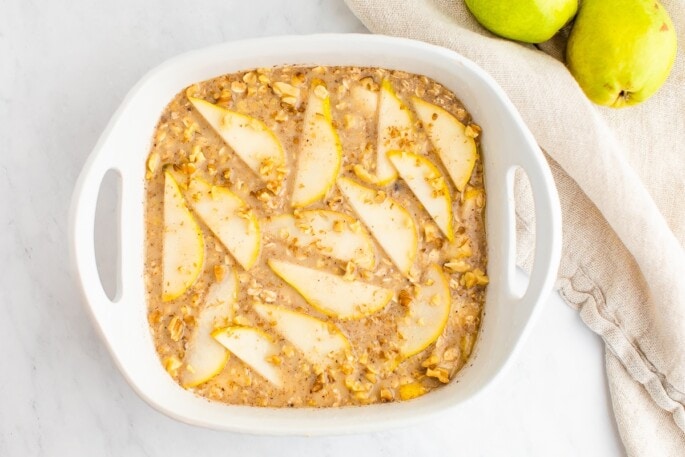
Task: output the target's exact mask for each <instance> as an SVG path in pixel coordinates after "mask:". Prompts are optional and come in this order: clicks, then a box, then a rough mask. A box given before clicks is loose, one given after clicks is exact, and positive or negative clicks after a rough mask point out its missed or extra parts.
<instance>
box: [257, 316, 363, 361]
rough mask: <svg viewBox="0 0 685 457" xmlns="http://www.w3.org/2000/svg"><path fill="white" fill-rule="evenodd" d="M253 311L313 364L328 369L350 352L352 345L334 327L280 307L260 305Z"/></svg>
mask: <svg viewBox="0 0 685 457" xmlns="http://www.w3.org/2000/svg"><path fill="white" fill-rule="evenodd" d="M254 310H255V311H256V312H257V314H259V315H260V316H261V317H262V319H264V320H266V321H269V322H270V323H273V324H274V329H275V330H276V331H277V332H278V333H280V334H281V335H282V336H283V338H285V339H286V340H288V341H290V343H292V345H293V346H295V347H296V348H297V349H298V350H299V351H300V352H302V355H303V356H304V357H305V358H306V359H307V360H308V361H309V362H310V363H313V364H317V365H321V366H322V367H326V366H329V365H330V364H332V363H334V362H335V361H336V360H339V357H340V355H341V353H343V352H345V351H350V350H351V346H350V342H349V341H348V340H347V338H346V337H345V335H343V334H342V332H341V331H340V329H338V328H337V327H336V326H335V325H333V324H330V323H328V322H324V321H321V320H319V319H315V318H313V317H311V316H309V315H307V314H303V313H298V312H296V311H292V310H289V309H286V308H281V307H278V306H272V305H264V304H257V305H254Z"/></svg>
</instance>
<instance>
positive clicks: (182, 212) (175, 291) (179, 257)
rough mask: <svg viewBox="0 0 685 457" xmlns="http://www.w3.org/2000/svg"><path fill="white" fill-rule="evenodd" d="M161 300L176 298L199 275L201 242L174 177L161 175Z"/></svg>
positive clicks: (202, 263)
mask: <svg viewBox="0 0 685 457" xmlns="http://www.w3.org/2000/svg"><path fill="white" fill-rule="evenodd" d="M162 243H163V248H162V300H163V301H171V300H174V299H175V298H178V297H180V296H181V295H183V293H185V291H186V290H188V288H189V287H190V286H192V285H193V284H194V283H195V281H196V280H197V278H198V276H199V275H200V273H201V272H202V267H203V265H204V257H205V242H204V238H203V237H202V230H201V229H200V226H199V225H198V223H197V221H195V218H194V217H193V215H192V214H191V213H190V211H189V210H188V207H187V206H186V203H185V200H184V199H183V195H181V190H180V189H179V187H178V183H177V182H176V180H175V179H174V177H173V176H172V175H171V174H170V173H168V172H165V173H164V235H163V241H162Z"/></svg>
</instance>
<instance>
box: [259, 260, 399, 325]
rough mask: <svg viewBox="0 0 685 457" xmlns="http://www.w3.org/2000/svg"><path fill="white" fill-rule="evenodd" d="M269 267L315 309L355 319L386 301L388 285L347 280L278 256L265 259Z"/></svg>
mask: <svg viewBox="0 0 685 457" xmlns="http://www.w3.org/2000/svg"><path fill="white" fill-rule="evenodd" d="M268 263H269V267H270V268H271V269H272V270H273V272H274V273H276V274H277V275H278V276H279V277H280V278H281V279H283V280H284V281H285V282H287V283H288V284H289V285H291V286H292V287H293V288H294V289H295V290H297V291H298V292H299V293H300V295H302V297H303V298H304V299H305V300H306V301H307V303H309V304H310V305H312V306H313V307H314V308H316V309H317V310H318V311H320V312H322V313H324V314H327V315H329V316H332V317H336V318H338V319H359V318H362V317H364V316H369V315H371V314H373V313H375V312H377V311H379V310H381V309H382V308H383V307H385V305H387V304H388V303H389V302H390V300H392V297H393V296H394V293H393V291H392V290H390V289H386V288H384V287H378V286H375V285H373V284H368V283H365V282H361V281H353V280H347V278H345V277H343V276H338V275H335V274H331V273H326V272H324V271H319V270H315V269H312V268H308V267H303V266H301V265H296V264H294V263H289V262H284V261H282V260H275V259H271V260H269V262H268Z"/></svg>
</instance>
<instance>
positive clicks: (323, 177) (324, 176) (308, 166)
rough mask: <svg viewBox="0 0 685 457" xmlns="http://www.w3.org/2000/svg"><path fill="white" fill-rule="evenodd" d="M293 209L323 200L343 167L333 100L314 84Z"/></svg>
mask: <svg viewBox="0 0 685 457" xmlns="http://www.w3.org/2000/svg"><path fill="white" fill-rule="evenodd" d="M300 145H301V146H300V153H299V157H298V161H297V173H296V174H295V182H294V184H293V195H292V205H293V206H294V207H305V206H308V205H311V204H312V203H314V202H316V201H318V200H321V199H322V198H324V197H325V196H326V193H327V192H328V190H329V189H330V188H331V187H332V186H333V184H335V178H337V176H338V172H339V171H340V164H341V163H342V145H341V144H340V139H339V138H338V133H337V132H336V130H335V127H333V118H332V116H331V100H330V97H329V95H328V91H327V90H325V86H323V85H322V84H313V85H312V90H311V91H310V94H309V99H308V102H307V108H306V111H305V113H304V122H303V127H302V136H301V138H300Z"/></svg>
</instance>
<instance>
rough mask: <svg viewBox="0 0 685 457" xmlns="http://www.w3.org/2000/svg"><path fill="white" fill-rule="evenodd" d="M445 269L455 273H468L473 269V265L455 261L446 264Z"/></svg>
mask: <svg viewBox="0 0 685 457" xmlns="http://www.w3.org/2000/svg"><path fill="white" fill-rule="evenodd" d="M445 269H447V270H448V271H451V272H454V273H466V272H467V271H469V270H470V269H471V265H469V264H468V263H466V262H465V261H463V260H456V259H453V260H450V261H449V262H447V263H445Z"/></svg>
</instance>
